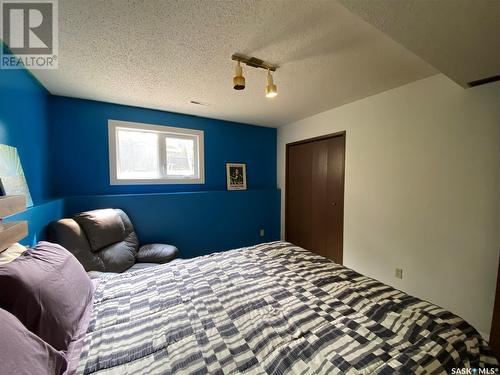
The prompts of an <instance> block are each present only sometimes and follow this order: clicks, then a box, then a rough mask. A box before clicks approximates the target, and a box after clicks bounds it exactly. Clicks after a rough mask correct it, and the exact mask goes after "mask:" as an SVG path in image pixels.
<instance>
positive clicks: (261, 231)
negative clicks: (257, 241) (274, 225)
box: [259, 229, 266, 237]
mask: <svg viewBox="0 0 500 375" xmlns="http://www.w3.org/2000/svg"><path fill="white" fill-rule="evenodd" d="M265 234H266V232H265V231H264V229H261V230H260V231H259V235H260V236H261V237H264V236H265Z"/></svg>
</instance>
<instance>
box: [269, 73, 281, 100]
mask: <svg viewBox="0 0 500 375" xmlns="http://www.w3.org/2000/svg"><path fill="white" fill-rule="evenodd" d="M276 95H278V88H277V87H276V85H275V84H274V82H273V76H272V75H271V71H270V70H269V69H268V70H267V86H266V98H274V97H275V96H276Z"/></svg>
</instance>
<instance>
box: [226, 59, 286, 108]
mask: <svg viewBox="0 0 500 375" xmlns="http://www.w3.org/2000/svg"><path fill="white" fill-rule="evenodd" d="M231 59H232V60H234V61H236V62H237V65H236V74H235V76H234V78H233V87H234V89H235V90H243V89H244V88H245V77H243V69H242V67H241V63H245V64H246V65H247V66H250V67H252V68H261V69H265V70H267V86H266V98H274V97H275V96H276V95H278V89H277V87H276V85H275V84H274V81H273V76H272V75H271V72H275V71H276V69H278V67H277V66H276V65H272V64H268V63H265V62H264V61H263V60H261V59H258V58H256V57H247V56H243V55H239V54H234V55H233V56H231Z"/></svg>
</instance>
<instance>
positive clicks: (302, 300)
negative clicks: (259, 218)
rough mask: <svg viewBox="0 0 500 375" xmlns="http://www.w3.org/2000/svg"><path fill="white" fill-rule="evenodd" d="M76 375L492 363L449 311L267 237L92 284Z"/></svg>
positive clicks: (401, 369) (348, 370)
mask: <svg viewBox="0 0 500 375" xmlns="http://www.w3.org/2000/svg"><path fill="white" fill-rule="evenodd" d="M80 347H81V352H80V354H79V355H76V356H75V357H74V358H73V363H72V367H73V368H75V369H76V373H77V374H394V373H400V374H424V373H428V374H440V373H452V371H454V370H453V369H460V368H466V367H467V368H487V369H489V368H496V366H497V365H498V362H497V360H496V358H495V357H494V356H493V354H492V353H491V351H490V349H489V348H488V346H487V344H486V342H485V341H484V340H483V339H482V338H481V336H480V335H479V334H478V332H477V331H476V330H475V329H474V328H472V327H471V326H470V325H469V324H467V323H466V322H465V321H464V320H463V319H461V318H459V317H458V316H456V315H454V314H452V313H450V312H448V311H446V310H444V309H442V308H440V307H438V306H436V305H433V304H431V303H429V302H425V301H422V300H420V299H418V298H415V297H412V296H409V295H407V294H405V293H403V292H401V291H398V290H396V289H394V288H392V287H389V286H387V285H384V284H382V283H380V282H378V281H376V280H373V279H371V278H368V277H365V276H362V275H360V274H358V273H356V272H354V271H353V270H350V269H348V268H346V267H343V266H340V265H338V264H336V263H333V262H331V261H329V260H327V259H325V258H323V257H321V256H319V255H315V254H313V253H311V252H309V251H306V250H304V249H301V248H299V247H296V246H293V245H292V244H289V243H286V242H272V243H266V244H261V245H258V246H252V247H248V248H242V249H237V250H232V251H227V252H221V253H215V254H211V255H208V256H204V257H199V258H195V259H190V260H183V261H178V262H175V263H173V264H165V265H161V266H158V267H154V268H150V269H146V270H139V271H136V272H130V273H125V274H120V275H116V276H113V277H105V278H102V279H101V280H100V283H99V285H98V286H97V287H96V290H95V293H94V301H93V309H92V313H91V315H90V318H89V322H88V328H87V330H86V334H85V336H84V337H83V338H82V340H81V342H80Z"/></svg>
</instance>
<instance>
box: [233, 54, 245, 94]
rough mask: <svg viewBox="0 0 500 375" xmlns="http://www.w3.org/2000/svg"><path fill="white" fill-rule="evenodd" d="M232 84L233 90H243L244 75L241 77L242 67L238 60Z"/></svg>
mask: <svg viewBox="0 0 500 375" xmlns="http://www.w3.org/2000/svg"><path fill="white" fill-rule="evenodd" d="M233 85H234V89H235V90H243V89H244V88H245V77H243V68H242V67H241V64H240V62H239V61H238V64H237V65H236V73H235V74H234V78H233Z"/></svg>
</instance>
